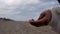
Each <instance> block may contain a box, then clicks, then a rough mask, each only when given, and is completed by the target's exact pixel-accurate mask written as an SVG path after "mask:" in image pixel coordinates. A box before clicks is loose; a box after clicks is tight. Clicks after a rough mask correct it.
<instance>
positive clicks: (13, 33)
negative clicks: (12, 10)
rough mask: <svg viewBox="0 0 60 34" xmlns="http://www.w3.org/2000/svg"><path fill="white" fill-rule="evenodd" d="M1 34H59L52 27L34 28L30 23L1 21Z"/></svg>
mask: <svg viewBox="0 0 60 34" xmlns="http://www.w3.org/2000/svg"><path fill="white" fill-rule="evenodd" d="M0 34H58V33H56V32H54V31H52V29H51V27H50V26H43V27H34V26H32V25H30V24H29V23H28V22H18V21H0Z"/></svg>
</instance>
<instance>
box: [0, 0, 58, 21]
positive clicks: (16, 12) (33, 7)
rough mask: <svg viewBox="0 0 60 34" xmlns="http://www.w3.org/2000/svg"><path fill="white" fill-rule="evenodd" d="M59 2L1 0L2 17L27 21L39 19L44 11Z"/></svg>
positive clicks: (0, 15) (0, 14) (0, 12)
mask: <svg viewBox="0 0 60 34" xmlns="http://www.w3.org/2000/svg"><path fill="white" fill-rule="evenodd" d="M56 4H58V3H57V1H52V0H51V1H49V0H48V1H46V0H9V1H8V0H0V17H6V18H11V19H14V20H22V21H26V20H29V19H31V18H33V19H35V20H36V19H37V18H38V17H39V14H40V12H42V10H44V9H47V8H50V7H53V6H54V5H56Z"/></svg>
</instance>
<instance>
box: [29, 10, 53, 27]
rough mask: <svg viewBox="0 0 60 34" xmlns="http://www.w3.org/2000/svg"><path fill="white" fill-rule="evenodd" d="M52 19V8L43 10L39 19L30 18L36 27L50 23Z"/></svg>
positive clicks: (30, 21)
mask: <svg viewBox="0 0 60 34" xmlns="http://www.w3.org/2000/svg"><path fill="white" fill-rule="evenodd" d="M51 19H52V13H51V11H50V10H45V11H44V12H42V13H41V14H40V16H39V18H38V20H37V21H34V19H31V20H29V23H30V24H31V25H34V26H36V27H39V26H43V25H48V23H49V22H50V20H51Z"/></svg>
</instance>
